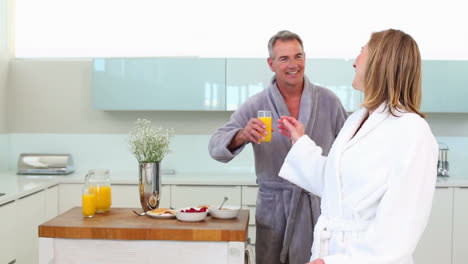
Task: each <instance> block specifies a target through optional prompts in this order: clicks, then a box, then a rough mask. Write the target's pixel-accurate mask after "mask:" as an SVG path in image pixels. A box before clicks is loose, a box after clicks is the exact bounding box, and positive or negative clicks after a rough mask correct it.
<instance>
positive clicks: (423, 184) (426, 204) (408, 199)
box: [324, 118, 438, 264]
mask: <svg viewBox="0 0 468 264" xmlns="http://www.w3.org/2000/svg"><path fill="white" fill-rule="evenodd" d="M404 131H405V135H400V136H398V135H389V137H393V138H396V139H395V141H397V142H393V143H392V142H390V143H391V145H393V147H391V148H392V149H390V147H389V148H388V150H385V151H394V152H395V155H397V158H396V159H395V161H392V162H391V163H390V164H389V170H390V178H389V180H388V181H387V190H386V192H385V193H384V194H383V196H382V198H381V200H380V203H379V205H378V208H377V211H376V216H375V219H373V220H372V222H371V224H370V225H369V227H368V229H367V230H366V231H365V232H364V236H363V237H362V239H358V240H357V241H353V242H352V244H350V245H348V249H347V250H346V254H343V255H330V256H327V257H325V258H324V261H325V263H326V264H343V263H346V264H398V263H407V262H406V261H408V259H410V258H411V257H412V254H413V252H414V250H415V248H416V246H417V244H418V242H419V239H420V238H421V235H422V233H423V231H424V229H425V227H426V225H427V221H428V218H429V214H430V211H431V206H432V199H433V195H434V191H435V184H436V179H437V172H436V166H437V156H438V145H437V142H436V140H435V138H434V137H433V135H432V133H431V132H430V129H429V127H428V125H427V123H426V122H425V121H424V120H423V119H421V118H419V119H412V120H409V122H408V123H407V127H406V128H405V129H404ZM376 151H379V150H377V149H376ZM380 151H383V150H380Z"/></svg>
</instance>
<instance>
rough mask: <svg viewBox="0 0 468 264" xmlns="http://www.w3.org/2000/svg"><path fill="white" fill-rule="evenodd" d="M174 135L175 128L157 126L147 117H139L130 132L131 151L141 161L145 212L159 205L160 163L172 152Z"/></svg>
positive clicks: (140, 179) (140, 169)
mask: <svg viewBox="0 0 468 264" xmlns="http://www.w3.org/2000/svg"><path fill="white" fill-rule="evenodd" d="M173 135H174V130H173V129H166V130H164V129H162V128H161V127H155V126H153V125H152V124H151V122H150V121H149V120H146V119H138V120H137V121H136V123H135V127H134V128H133V130H132V131H131V132H130V134H129V147H130V151H131V152H132V153H133V155H135V158H136V159H137V160H138V163H139V166H138V167H139V192H140V203H141V207H142V208H143V210H144V211H145V212H146V211H149V210H152V209H156V208H158V207H159V201H160V199H161V171H160V165H161V161H162V159H163V158H164V157H165V156H166V155H167V154H168V153H169V152H170V149H169V141H170V139H171V138H172V136H173Z"/></svg>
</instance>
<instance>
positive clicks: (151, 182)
mask: <svg viewBox="0 0 468 264" xmlns="http://www.w3.org/2000/svg"><path fill="white" fill-rule="evenodd" d="M159 165H160V163H159V162H154V163H153V162H151V163H140V165H139V167H140V171H139V172H140V175H139V183H140V185H139V186H140V203H141V207H142V208H143V210H144V211H145V212H146V211H149V210H153V209H156V208H158V207H159V201H160V199H161V171H160V169H159Z"/></svg>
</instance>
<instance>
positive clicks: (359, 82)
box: [353, 44, 367, 92]
mask: <svg viewBox="0 0 468 264" xmlns="http://www.w3.org/2000/svg"><path fill="white" fill-rule="evenodd" d="M366 62H367V44H366V45H365V46H364V47H362V49H361V53H360V54H359V56H357V58H356V61H355V62H354V64H353V67H354V68H355V69H356V75H354V80H353V87H354V89H356V90H358V91H361V92H364V73H365V72H366Z"/></svg>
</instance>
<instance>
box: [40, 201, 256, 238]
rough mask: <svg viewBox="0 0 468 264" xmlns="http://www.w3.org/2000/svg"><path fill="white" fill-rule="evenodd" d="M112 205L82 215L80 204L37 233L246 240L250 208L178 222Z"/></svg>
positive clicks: (64, 235) (105, 236) (68, 235)
mask: <svg viewBox="0 0 468 264" xmlns="http://www.w3.org/2000/svg"><path fill="white" fill-rule="evenodd" d="M132 209H135V210H137V211H140V209H138V208H111V210H110V211H109V212H107V213H103V214H96V215H94V217H92V218H85V217H83V215H82V214H81V207H74V208H72V209H70V210H68V211H67V212H65V213H63V214H61V215H59V216H57V217H55V218H54V219H52V220H50V221H48V222H45V223H44V224H42V225H40V226H39V237H52V238H81V239H122V240H178V241H241V242H244V241H246V240H247V230H248V227H249V210H240V212H239V215H238V216H237V218H235V219H229V220H227V219H215V218H211V217H210V216H207V217H206V218H205V220H203V221H201V222H181V221H179V220H177V219H175V218H174V219H154V218H150V217H148V216H137V215H135V214H134V213H133V212H132V211H131V210H132Z"/></svg>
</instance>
